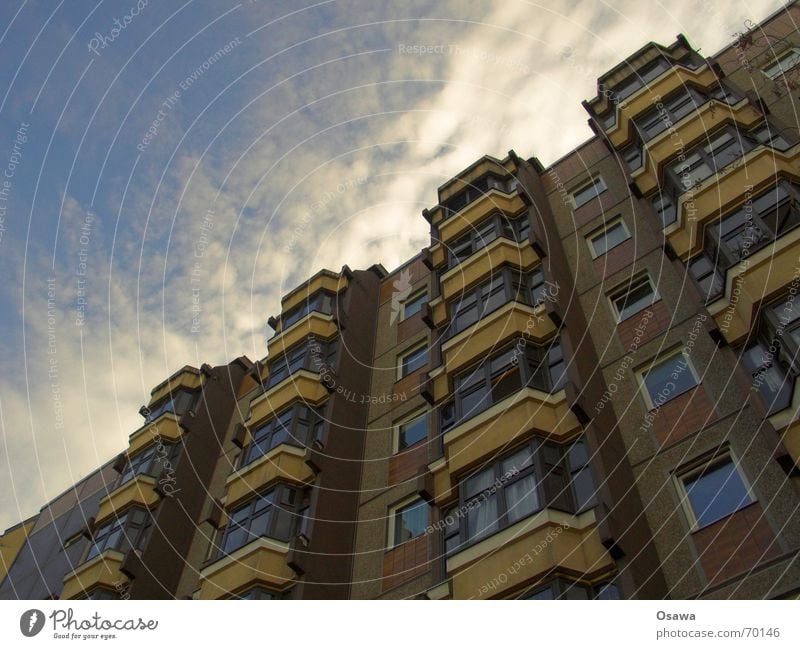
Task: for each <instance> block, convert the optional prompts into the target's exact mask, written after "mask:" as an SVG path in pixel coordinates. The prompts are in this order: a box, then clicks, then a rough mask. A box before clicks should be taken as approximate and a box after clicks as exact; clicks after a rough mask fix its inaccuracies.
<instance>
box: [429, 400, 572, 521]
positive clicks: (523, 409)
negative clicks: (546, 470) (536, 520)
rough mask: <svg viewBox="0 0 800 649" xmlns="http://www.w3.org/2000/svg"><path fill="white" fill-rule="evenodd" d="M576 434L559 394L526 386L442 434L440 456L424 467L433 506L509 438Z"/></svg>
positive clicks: (448, 496) (444, 499)
mask: <svg viewBox="0 0 800 649" xmlns="http://www.w3.org/2000/svg"><path fill="white" fill-rule="evenodd" d="M581 430H582V427H581V425H580V422H579V421H578V419H577V417H576V416H575V415H574V413H573V412H572V410H570V407H569V404H568V403H567V398H566V393H565V391H564V390H559V391H557V392H555V393H554V394H548V393H546V392H542V391H541V390H537V389H535V388H530V387H525V388H523V389H522V390H520V391H518V392H516V393H515V394H513V395H511V396H510V397H508V398H506V399H504V400H502V401H500V402H498V403H495V404H493V405H492V406H491V407H490V408H488V409H486V410H484V411H483V412H481V413H480V414H478V415H476V416H474V417H472V418H470V419H467V420H466V421H464V422H462V423H460V424H458V425H457V426H455V427H454V428H451V429H450V430H448V431H447V432H446V433H444V435H443V436H442V445H443V447H444V456H443V457H442V458H441V459H439V460H437V461H436V462H434V463H432V464H430V465H429V466H428V468H429V469H430V471H431V474H432V476H433V491H434V493H433V494H431V495H432V496H433V499H434V501H435V502H436V504H438V505H441V504H442V503H445V502H447V501H449V500H450V499H452V497H453V496H454V495H455V494H456V493H457V490H458V480H456V476H457V475H460V474H462V473H463V471H465V470H467V469H469V468H471V467H473V466H476V465H478V464H479V463H480V462H481V461H482V460H485V459H486V458H489V457H492V456H493V455H495V454H496V453H497V452H498V451H499V450H501V449H503V448H504V447H506V446H507V445H509V444H510V443H512V442H513V441H514V440H517V439H522V438H524V437H530V436H531V435H533V434H537V435H539V436H541V437H544V438H547V439H552V440H555V441H559V442H561V441H565V440H567V439H570V438H572V437H574V436H575V435H576V434H577V433H579V432H580V431H581Z"/></svg>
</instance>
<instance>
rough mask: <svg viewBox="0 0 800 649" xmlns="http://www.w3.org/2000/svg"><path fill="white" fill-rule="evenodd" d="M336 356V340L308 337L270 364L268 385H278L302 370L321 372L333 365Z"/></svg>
mask: <svg viewBox="0 0 800 649" xmlns="http://www.w3.org/2000/svg"><path fill="white" fill-rule="evenodd" d="M335 357H336V343H335V341H334V342H321V341H318V340H317V339H315V338H313V337H312V338H308V339H307V340H305V341H303V342H302V343H300V344H299V345H296V346H294V347H292V348H291V349H289V350H287V351H285V352H282V353H281V354H279V356H278V358H277V359H275V360H273V361H272V362H271V363H270V364H269V377H268V379H267V387H272V386H273V385H277V384H278V383H280V382H281V381H283V380H284V379H286V378H287V377H289V376H291V375H292V374H294V373H295V372H298V371H300V370H310V371H313V372H321V371H322V370H324V369H325V368H329V367H331V366H332V365H333V362H334V359H335Z"/></svg>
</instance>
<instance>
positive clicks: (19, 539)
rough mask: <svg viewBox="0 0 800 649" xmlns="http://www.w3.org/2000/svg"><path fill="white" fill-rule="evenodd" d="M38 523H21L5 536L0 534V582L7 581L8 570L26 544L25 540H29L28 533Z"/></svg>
mask: <svg viewBox="0 0 800 649" xmlns="http://www.w3.org/2000/svg"><path fill="white" fill-rule="evenodd" d="M35 522H36V521H28V522H26V523H20V524H19V525H17V526H16V527H14V528H12V529H10V530H8V531H6V533H5V534H0V582H1V581H3V579H5V576H6V575H7V574H8V569H9V568H10V567H11V564H12V563H14V559H16V558H17V554H18V553H19V551H20V550H21V549H22V546H23V545H24V544H25V539H26V538H28V532H29V531H30V529H31V528H32V527H33V525H34V523H35Z"/></svg>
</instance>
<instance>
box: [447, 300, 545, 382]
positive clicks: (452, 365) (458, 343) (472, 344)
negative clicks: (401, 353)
mask: <svg viewBox="0 0 800 649" xmlns="http://www.w3.org/2000/svg"><path fill="white" fill-rule="evenodd" d="M555 332H556V327H555V325H554V324H553V321H552V320H551V319H550V318H549V317H548V315H547V314H546V312H545V307H544V305H541V304H540V305H539V306H538V307H532V306H528V305H526V304H520V303H519V302H509V303H508V304H506V305H505V306H503V307H502V308H500V309H497V310H496V311H494V312H492V313H490V314H489V315H487V316H486V317H485V318H481V319H480V320H478V322H476V323H475V324H474V325H472V326H471V327H468V328H467V329H465V330H464V331H461V332H459V334H458V335H456V336H454V337H453V338H451V339H450V340H448V341H446V342H445V343H443V344H442V360H443V362H444V370H445V374H446V375H447V376H448V377H449V376H452V375H453V373H455V372H458V371H459V370H461V369H463V368H465V367H467V366H468V365H469V364H470V363H473V362H475V361H477V360H479V359H481V358H486V355H487V354H488V353H490V351H491V350H492V349H493V348H495V347H498V346H500V345H503V344H505V343H506V342H508V341H510V340H512V339H514V338H518V339H519V341H518V344H519V345H520V347H519V348H520V353H521V352H522V350H524V347H525V344H526V342H527V341H532V342H534V343H540V342H542V341H544V340H545V339H547V338H550V337H551V336H552V335H553V334H555Z"/></svg>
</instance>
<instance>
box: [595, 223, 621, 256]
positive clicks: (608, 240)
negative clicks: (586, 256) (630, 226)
mask: <svg viewBox="0 0 800 649" xmlns="http://www.w3.org/2000/svg"><path fill="white" fill-rule="evenodd" d="M630 238H631V235H630V234H628V230H627V229H626V228H625V224H624V223H623V222H622V221H617V222H616V223H612V224H611V225H609V226H608V227H606V228H605V229H604V230H603V231H602V232H599V233H598V234H594V235H591V236H590V238H589V244H590V246H591V248H592V253H593V256H594V257H600V256H601V255H604V254H606V253H607V252H608V251H609V250H611V249H612V248H615V247H616V246H618V245H619V244H621V243H622V242H623V241H627V240H628V239H630Z"/></svg>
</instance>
